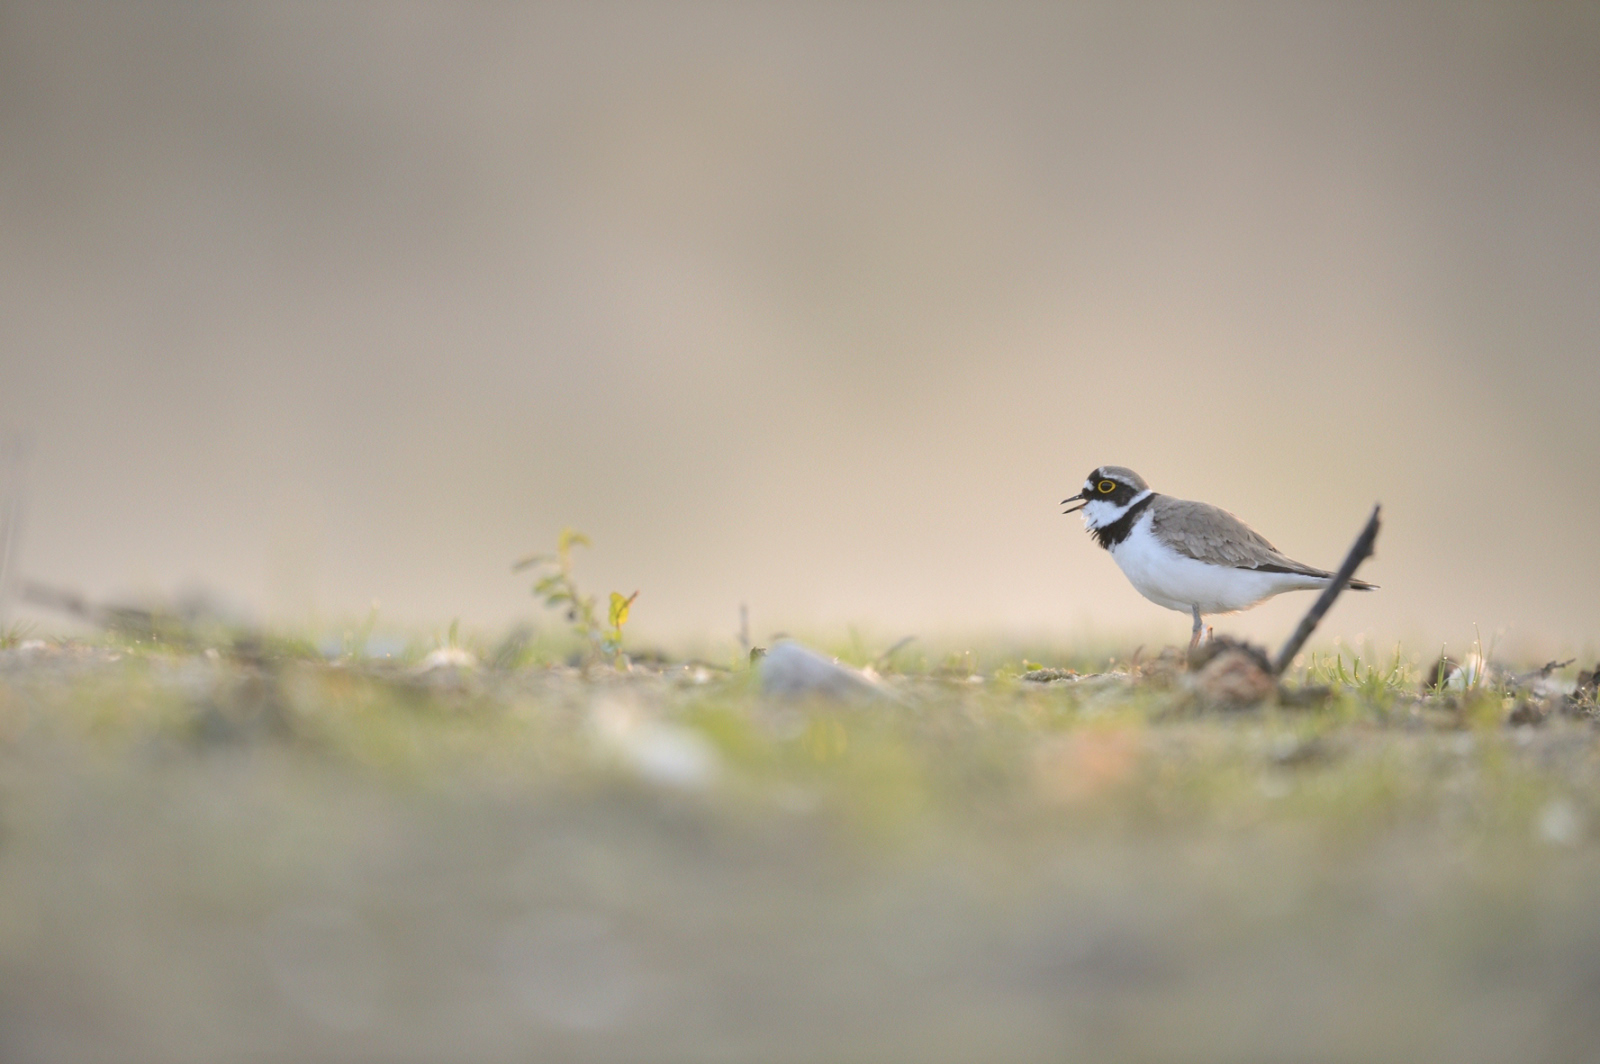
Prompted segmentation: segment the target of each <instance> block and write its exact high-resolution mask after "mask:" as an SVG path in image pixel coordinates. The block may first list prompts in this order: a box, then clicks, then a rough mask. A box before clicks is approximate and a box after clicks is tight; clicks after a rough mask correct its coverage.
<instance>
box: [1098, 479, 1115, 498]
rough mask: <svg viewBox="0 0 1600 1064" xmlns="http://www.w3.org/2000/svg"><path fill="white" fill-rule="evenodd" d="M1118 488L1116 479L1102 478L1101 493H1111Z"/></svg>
mask: <svg viewBox="0 0 1600 1064" xmlns="http://www.w3.org/2000/svg"><path fill="white" fill-rule="evenodd" d="M1116 490H1117V485H1116V482H1115V481H1112V480H1102V481H1101V482H1100V494H1101V495H1110V494H1111V493H1112V492H1114V491H1116Z"/></svg>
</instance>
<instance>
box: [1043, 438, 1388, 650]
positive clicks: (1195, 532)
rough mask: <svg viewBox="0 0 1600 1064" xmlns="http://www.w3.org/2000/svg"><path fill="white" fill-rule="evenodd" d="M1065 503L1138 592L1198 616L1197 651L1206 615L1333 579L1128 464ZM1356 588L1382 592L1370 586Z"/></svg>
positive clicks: (1093, 476)
mask: <svg viewBox="0 0 1600 1064" xmlns="http://www.w3.org/2000/svg"><path fill="white" fill-rule="evenodd" d="M1069 503H1076V505H1072V506H1068V504H1069ZM1061 504H1062V505H1063V506H1067V507H1068V508H1067V509H1066V510H1063V511H1062V512H1063V513H1069V514H1070V513H1076V512H1077V511H1079V510H1082V511H1083V526H1084V528H1086V529H1088V531H1089V534H1090V535H1092V536H1093V537H1094V539H1095V542H1097V543H1099V544H1100V546H1102V547H1104V548H1105V549H1106V550H1108V551H1110V552H1111V557H1112V559H1113V560H1114V561H1115V562H1116V563H1117V567H1118V568H1120V569H1121V570H1122V573H1123V575H1124V576H1126V577H1127V578H1128V582H1129V583H1131V584H1133V587H1134V590H1136V591H1138V592H1139V594H1141V595H1143V596H1144V597H1145V598H1147V599H1149V600H1150V601H1151V602H1154V603H1155V604H1156V605H1158V606H1165V607H1166V608H1167V609H1169V610H1177V611H1178V612H1179V613H1188V614H1191V615H1193V617H1194V632H1193V634H1192V635H1191V636H1190V638H1189V649H1190V650H1193V649H1194V648H1195V647H1197V646H1199V645H1200V633H1201V623H1202V622H1201V617H1203V616H1207V615H1211V614H1218V613H1235V612H1237V611H1239V610H1245V609H1249V608H1250V607H1251V606H1255V605H1257V604H1259V603H1261V602H1263V601H1265V600H1266V599H1269V598H1271V597H1272V596H1274V595H1280V594H1282V593H1283V592H1285V591H1309V590H1315V589H1318V588H1324V587H1327V586H1328V583H1329V582H1330V581H1331V580H1332V579H1333V575H1334V574H1332V573H1330V572H1327V571H1326V570H1323V569H1318V568H1316V567H1315V566H1311V565H1306V564H1305V563H1304V562H1297V561H1295V560H1294V559H1292V558H1289V557H1287V556H1285V555H1284V554H1282V553H1280V552H1279V550H1278V548H1277V547H1274V546H1273V545H1272V544H1271V543H1269V542H1267V540H1266V538H1265V537H1264V536H1262V535H1261V533H1259V532H1257V531H1256V530H1255V529H1253V528H1251V527H1250V526H1249V525H1247V524H1245V523H1244V522H1243V521H1241V520H1239V519H1238V518H1237V517H1235V516H1233V514H1231V513H1229V512H1228V511H1226V510H1223V509H1220V508H1219V507H1216V506H1212V505H1210V504H1209V503H1203V502H1190V501H1189V500H1187V499H1174V498H1172V497H1171V496H1170V495H1161V494H1159V493H1157V492H1154V491H1151V490H1150V485H1148V484H1146V483H1145V481H1144V478H1143V477H1141V476H1140V475H1139V474H1137V473H1135V472H1134V471H1133V470H1131V469H1128V468H1127V467H1125V466H1114V465H1103V466H1101V467H1099V468H1098V469H1096V470H1095V471H1094V472H1092V473H1090V474H1089V476H1088V479H1087V480H1085V481H1084V483H1083V490H1082V491H1080V492H1079V493H1078V494H1076V495H1069V496H1067V497H1066V498H1065V499H1062V500H1061ZM1348 586H1349V587H1351V588H1353V589H1354V590H1356V591H1375V590H1377V585H1376V584H1369V583H1367V582H1366V581H1365V580H1351V581H1350V583H1349V585H1348Z"/></svg>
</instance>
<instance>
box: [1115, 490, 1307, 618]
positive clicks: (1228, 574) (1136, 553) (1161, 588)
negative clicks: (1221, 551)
mask: <svg viewBox="0 0 1600 1064" xmlns="http://www.w3.org/2000/svg"><path fill="white" fill-rule="evenodd" d="M1150 520H1151V519H1150V515H1149V514H1144V515H1143V516H1141V517H1140V518H1139V520H1138V521H1137V522H1136V523H1135V524H1134V526H1133V531H1132V532H1130V533H1129V534H1128V538H1126V539H1124V540H1123V541H1122V542H1121V543H1118V544H1117V545H1116V546H1114V547H1112V548H1111V557H1113V558H1115V559H1116V562H1117V566H1118V567H1119V568H1120V569H1121V570H1122V572H1123V575H1124V576H1126V577H1127V578H1128V581H1129V582H1130V583H1132V584H1133V586H1134V588H1135V589H1136V590H1137V591H1138V592H1139V594H1141V595H1143V596H1144V597H1145V598H1147V599H1149V600H1150V601H1151V602H1154V603H1156V604H1157V605H1158V606H1165V607H1167V609H1169V610H1178V611H1180V612H1182V613H1188V612H1190V611H1191V610H1193V609H1194V608H1195V607H1196V606H1198V607H1199V608H1200V612H1201V613H1203V614H1212V613H1232V612H1233V611H1235V610H1242V609H1248V608H1249V607H1251V606H1254V605H1255V604H1256V603H1258V602H1260V601H1261V600H1263V599H1268V598H1271V597H1272V596H1273V595H1276V594H1279V593H1281V592H1284V591H1299V590H1304V589H1308V588H1318V587H1322V586H1323V585H1324V584H1325V583H1326V581H1325V580H1324V579H1323V578H1321V577H1315V576H1299V575H1296V574H1294V573H1264V572H1259V571H1257V570H1254V569H1234V568H1231V567H1229V566H1222V565H1208V564H1207V563H1205V562H1198V561H1195V560H1194V559H1193V558H1190V557H1187V556H1185V555H1182V554H1179V553H1178V552H1177V551H1175V550H1173V549H1172V548H1170V547H1167V546H1165V545H1163V544H1162V543H1161V542H1160V541H1159V540H1157V539H1156V538H1155V536H1154V535H1152V534H1151V532H1150Z"/></svg>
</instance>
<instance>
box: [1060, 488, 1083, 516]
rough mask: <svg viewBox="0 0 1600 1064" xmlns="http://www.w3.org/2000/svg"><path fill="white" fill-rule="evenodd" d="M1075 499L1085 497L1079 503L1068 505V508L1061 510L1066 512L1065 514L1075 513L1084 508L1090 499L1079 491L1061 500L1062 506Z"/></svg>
mask: <svg viewBox="0 0 1600 1064" xmlns="http://www.w3.org/2000/svg"><path fill="white" fill-rule="evenodd" d="M1073 499H1083V501H1082V502H1080V503H1078V505H1076V506H1069V507H1067V509H1065V510H1062V511H1061V512H1062V513H1064V514H1075V513H1077V512H1078V511H1079V510H1081V509H1083V508H1084V507H1085V506H1087V505H1089V500H1088V499H1087V498H1084V495H1083V493H1082V492H1079V493H1078V494H1076V495H1068V496H1067V497H1066V498H1065V499H1062V500H1061V505H1062V506H1066V505H1067V503H1069V502H1071V501H1072V500H1073Z"/></svg>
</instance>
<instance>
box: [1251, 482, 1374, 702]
mask: <svg viewBox="0 0 1600 1064" xmlns="http://www.w3.org/2000/svg"><path fill="white" fill-rule="evenodd" d="M1381 509H1383V507H1381V506H1374V507H1373V508H1372V516H1371V517H1369V518H1367V527H1366V528H1363V529H1362V530H1361V535H1359V536H1357V537H1356V542H1355V545H1354V546H1352V547H1351V548H1350V553H1349V554H1346V555H1345V556H1344V564H1343V565H1341V566H1339V571H1338V572H1337V573H1335V574H1333V579H1332V580H1330V581H1328V586H1327V587H1325V588H1323V589H1322V594H1320V595H1318V596H1317V601H1316V602H1313V603H1312V604H1311V609H1310V610H1308V611H1307V612H1306V615H1305V616H1304V617H1302V618H1300V627H1298V628H1296V629H1295V630H1294V635H1292V636H1290V637H1289V641H1288V642H1287V643H1285V644H1283V649H1282V650H1280V651H1278V659H1277V660H1276V661H1274V662H1273V663H1272V674H1273V675H1274V676H1282V675H1283V670H1284V669H1287V668H1288V667H1289V663H1290V662H1291V661H1293V660H1294V656H1295V655H1296V654H1298V653H1300V648H1301V647H1303V646H1305V645H1306V640H1307V639H1310V638H1311V633H1312V631H1313V630H1315V628H1316V627H1317V622H1319V621H1321V620H1322V615H1323V614H1325V613H1327V612H1328V608H1329V607H1331V606H1332V605H1333V600H1334V599H1336V598H1338V597H1339V593H1340V592H1342V591H1343V590H1344V589H1345V587H1346V586H1347V585H1348V584H1349V583H1350V578H1351V577H1352V576H1354V575H1356V567H1357V566H1359V565H1360V564H1361V563H1362V562H1364V561H1366V560H1367V559H1368V558H1370V557H1372V545H1373V544H1374V543H1376V542H1377V540H1378V511H1379V510H1381Z"/></svg>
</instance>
